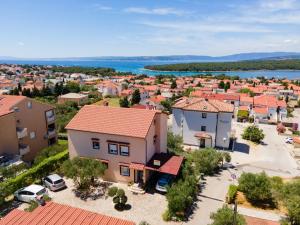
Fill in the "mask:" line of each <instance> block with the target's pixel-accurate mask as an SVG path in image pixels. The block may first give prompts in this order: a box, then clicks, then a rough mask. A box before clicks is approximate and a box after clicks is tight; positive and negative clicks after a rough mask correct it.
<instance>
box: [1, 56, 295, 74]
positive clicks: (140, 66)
mask: <svg viewBox="0 0 300 225" xmlns="http://www.w3.org/2000/svg"><path fill="white" fill-rule="evenodd" d="M187 62H189V61H153V60H145V61H141V60H136V61H134V60H74V61H73V60H0V63H8V64H30V65H56V66H87V67H110V68H114V69H116V70H117V71H120V72H132V73H134V74H147V75H149V76H157V75H160V74H163V75H169V74H170V75H176V76H190V75H196V74H201V72H162V71H150V70H145V69H144V66H145V65H158V64H171V63H187ZM206 73H211V74H213V75H217V74H226V75H230V76H240V77H242V78H254V77H258V76H264V77H267V78H271V77H275V78H288V79H300V70H296V71H290V70H286V71H285V70H276V71H265V70H260V71H228V72H205V73H203V74H206Z"/></svg>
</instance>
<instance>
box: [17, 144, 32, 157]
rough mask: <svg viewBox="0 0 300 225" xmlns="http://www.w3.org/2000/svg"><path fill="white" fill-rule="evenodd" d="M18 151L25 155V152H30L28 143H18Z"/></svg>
mask: <svg viewBox="0 0 300 225" xmlns="http://www.w3.org/2000/svg"><path fill="white" fill-rule="evenodd" d="M19 151H20V155H21V156H23V155H26V154H27V153H29V152H30V147H29V145H23V144H20V145H19Z"/></svg>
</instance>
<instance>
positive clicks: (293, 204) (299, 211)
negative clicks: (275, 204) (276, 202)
mask: <svg viewBox="0 0 300 225" xmlns="http://www.w3.org/2000/svg"><path fill="white" fill-rule="evenodd" d="M285 205H286V207H287V211H288V213H287V220H288V221H289V222H290V223H291V224H292V225H299V224H300V196H299V195H295V196H293V198H289V199H288V200H287V201H286V203H285Z"/></svg>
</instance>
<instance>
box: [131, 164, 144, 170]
mask: <svg viewBox="0 0 300 225" xmlns="http://www.w3.org/2000/svg"><path fill="white" fill-rule="evenodd" d="M129 168H130V169H135V170H144V168H145V165H144V164H141V163H130V166H129Z"/></svg>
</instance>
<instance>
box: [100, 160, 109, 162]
mask: <svg viewBox="0 0 300 225" xmlns="http://www.w3.org/2000/svg"><path fill="white" fill-rule="evenodd" d="M100 162H102V163H109V160H106V159H100Z"/></svg>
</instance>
